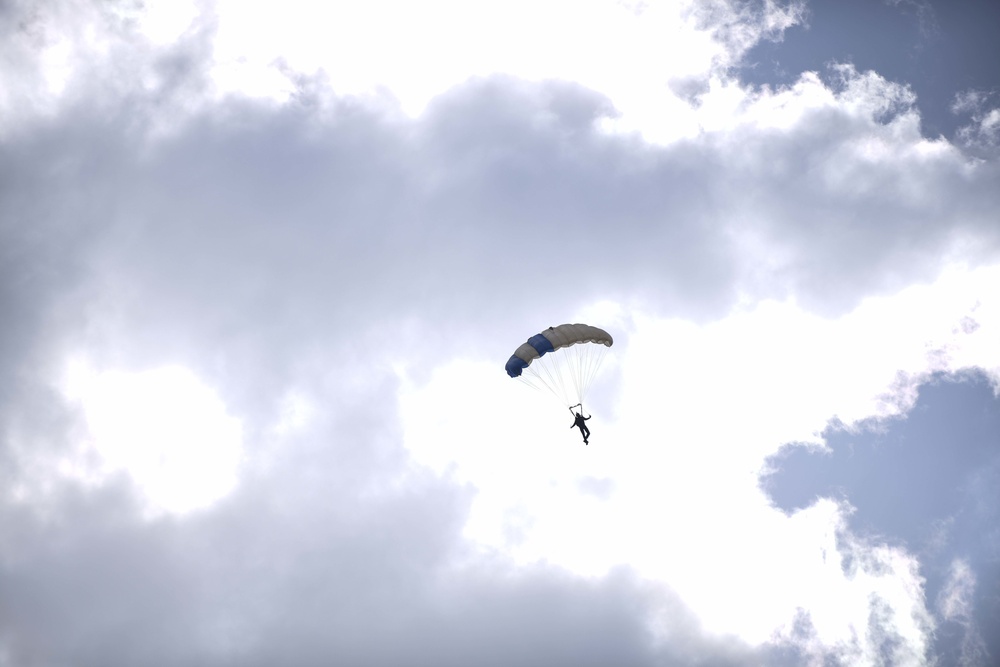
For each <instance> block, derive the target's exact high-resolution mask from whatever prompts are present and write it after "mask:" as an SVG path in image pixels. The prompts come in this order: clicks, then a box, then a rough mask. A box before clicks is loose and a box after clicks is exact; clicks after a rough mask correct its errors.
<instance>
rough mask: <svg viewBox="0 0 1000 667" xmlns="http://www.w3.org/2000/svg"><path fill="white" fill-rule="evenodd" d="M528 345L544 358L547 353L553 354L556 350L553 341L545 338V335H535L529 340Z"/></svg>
mask: <svg viewBox="0 0 1000 667" xmlns="http://www.w3.org/2000/svg"><path fill="white" fill-rule="evenodd" d="M528 345H530V346H531V347H533V348H535V350H537V351H538V356H542V355H543V354H545V353H546V352H551V351H552V350H554V349H556V348H554V347H552V341H550V340H549V339H548V338H546V337H545V335H544V334H535V335H534V336H532V337H531V338H529V339H528Z"/></svg>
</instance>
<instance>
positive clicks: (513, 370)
mask: <svg viewBox="0 0 1000 667" xmlns="http://www.w3.org/2000/svg"><path fill="white" fill-rule="evenodd" d="M527 367H528V362H527V361H525V360H524V359H522V358H521V357H519V356H517V355H516V354H512V355H510V359H508V360H507V366H506V367H505V368H506V369H507V375H509V376H511V377H512V378H516V377H518V376H519V375H521V371H523V370H524V369H525V368H527Z"/></svg>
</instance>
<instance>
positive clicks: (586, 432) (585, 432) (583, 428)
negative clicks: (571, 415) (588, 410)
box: [570, 412, 590, 444]
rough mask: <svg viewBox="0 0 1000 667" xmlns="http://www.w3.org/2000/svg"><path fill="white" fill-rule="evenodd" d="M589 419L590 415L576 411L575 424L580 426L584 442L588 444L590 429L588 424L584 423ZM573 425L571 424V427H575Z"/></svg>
mask: <svg viewBox="0 0 1000 667" xmlns="http://www.w3.org/2000/svg"><path fill="white" fill-rule="evenodd" d="M588 419H590V417H584V416H583V415H581V414H580V413H579V412H578V413H576V418H575V419H574V420H573V426H576V427H578V428H579V429H580V433H582V434H583V442H584V444H587V439H588V438H589V437H590V429H589V428H587V425H586V424H584V422H585V421H587V420H588ZM573 426H570V428H573Z"/></svg>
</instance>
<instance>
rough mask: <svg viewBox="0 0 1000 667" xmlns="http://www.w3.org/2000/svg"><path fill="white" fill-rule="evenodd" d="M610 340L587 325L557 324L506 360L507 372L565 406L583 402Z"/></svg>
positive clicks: (533, 337)
mask: <svg viewBox="0 0 1000 667" xmlns="http://www.w3.org/2000/svg"><path fill="white" fill-rule="evenodd" d="M612 343H614V340H612V338H611V335H610V334H609V333H608V332H607V331H604V330H603V329H598V328H597V327H594V326H591V325H589V324H561V325H559V326H557V327H549V328H548V329H546V330H545V331H543V332H541V333H538V334H535V335H534V336H532V337H531V338H529V339H528V342H526V343H524V344H523V345H521V346H520V347H519V348H517V349H516V350H515V351H514V354H513V355H511V357H510V359H509V360H507V365H506V367H505V368H506V370H507V375H509V376H510V377H512V378H520V379H521V380H524V381H525V382H526V383H527V384H530V385H532V386H534V387H536V388H543V387H544V388H547V389H549V390H550V391H552V393H554V394H555V395H556V396H557V397H558V398H560V399H561V400H562V401H563V402H565V403H566V404H567V405H575V404H579V403H582V402H583V398H584V395H585V394H586V392H587V389H588V388H589V386H590V383H591V382H592V381H593V379H594V376H595V375H596V374H597V370H598V368H599V367H600V365H601V362H602V361H603V360H604V355H605V354H606V353H607V351H608V348H609V347H611V345H612Z"/></svg>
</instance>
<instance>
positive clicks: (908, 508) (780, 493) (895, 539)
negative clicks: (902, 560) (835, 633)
mask: <svg viewBox="0 0 1000 667" xmlns="http://www.w3.org/2000/svg"><path fill="white" fill-rule="evenodd" d="M998 418H1000V411H998V405H997V397H996V394H995V385H994V384H992V383H990V382H989V381H988V380H987V378H986V377H985V376H983V375H982V374H981V373H978V372H969V373H963V374H959V375H957V376H954V377H948V376H940V377H937V378H934V379H933V380H931V381H929V382H927V383H926V384H924V385H922V386H921V388H920V393H919V397H918V398H917V400H916V402H915V403H914V404H913V405H912V407H911V408H910V409H909V410H908V411H907V413H906V414H905V415H904V416H900V417H896V418H894V419H891V420H888V421H876V420H871V421H868V422H866V423H862V424H858V425H854V426H853V427H850V428H848V427H847V426H845V425H843V424H837V423H834V424H831V426H830V427H829V428H828V429H827V431H826V432H825V433H824V450H823V451H820V452H816V451H810V450H809V449H806V448H797V447H793V446H789V447H788V448H786V449H785V450H784V451H783V452H781V453H779V454H778V455H776V456H774V457H773V458H772V459H771V466H772V467H771V470H770V471H769V472H768V473H767V474H766V475H765V476H764V477H763V484H764V487H765V488H766V489H767V491H768V493H769V495H770V497H771V498H772V499H773V500H774V502H775V503H776V504H777V505H778V507H780V508H782V509H783V510H785V511H788V512H792V511H796V510H798V509H799V508H803V507H806V506H808V505H810V504H811V503H812V502H814V501H815V499H816V498H818V497H834V498H838V499H841V500H842V501H843V502H846V503H850V505H851V507H852V509H851V513H850V520H849V521H850V526H851V530H852V532H854V533H856V534H861V535H866V536H869V537H868V539H870V540H873V541H874V542H876V543H879V542H881V543H887V544H889V545H895V546H897V547H898V548H901V549H904V550H906V551H908V552H909V553H912V554H914V555H915V556H916V557H917V558H918V559H919V563H920V574H921V576H922V577H923V578H924V579H925V581H926V583H925V591H926V596H927V600H928V604H929V606H930V607H931V608H932V609H933V610H934V611H935V612H936V614H937V615H938V616H937V620H936V622H937V623H938V624H940V626H941V628H942V632H940V633H939V634H937V636H936V637H935V639H936V641H935V644H934V652H935V654H937V655H940V656H942V659H943V660H945V661H947V662H948V663H949V664H988V661H989V659H988V657H989V656H990V655H995V654H996V653H997V651H998V649H1000V647H998V646H997V645H996V643H995V642H994V641H993V640H991V639H986V640H985V641H984V640H983V639H982V638H981V637H980V635H979V630H978V628H979V627H993V626H994V625H995V624H996V619H997V617H998V614H1000V610H998V609H997V608H996V604H995V601H993V600H992V599H991V597H990V595H989V594H988V593H985V592H983V589H986V590H988V589H989V588H990V586H992V585H993V584H992V583H988V582H995V580H996V579H997V577H998V575H1000V572H998V571H997V568H996V565H995V563H996V553H997V541H996V538H995V535H993V534H992V533H993V531H991V529H990V528H989V526H991V525H992V522H993V520H994V517H993V515H994V514H995V513H996V510H995V508H996V507H997V506H998V505H997V502H996V498H995V495H996V493H995V492H994V491H990V490H989V489H990V488H991V487H992V486H994V485H995V480H994V479H993V478H994V476H995V474H996V470H997V466H998V459H997V453H996V451H995V448H994V446H993V445H994V442H995V439H996V434H997V433H1000V421H998ZM986 479H990V480H993V481H991V482H986V481H985V480H986ZM845 567H846V565H845ZM977 579H981V580H982V581H983V585H982V588H980V586H978V585H977V584H976V581H977ZM956 626H957V627H956ZM956 630H957V631H956ZM973 654H975V655H976V656H978V657H975V658H974V659H973V657H970V656H972V655H973ZM959 656H965V657H963V658H961V660H960V658H959ZM962 660H964V661H965V662H962Z"/></svg>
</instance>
